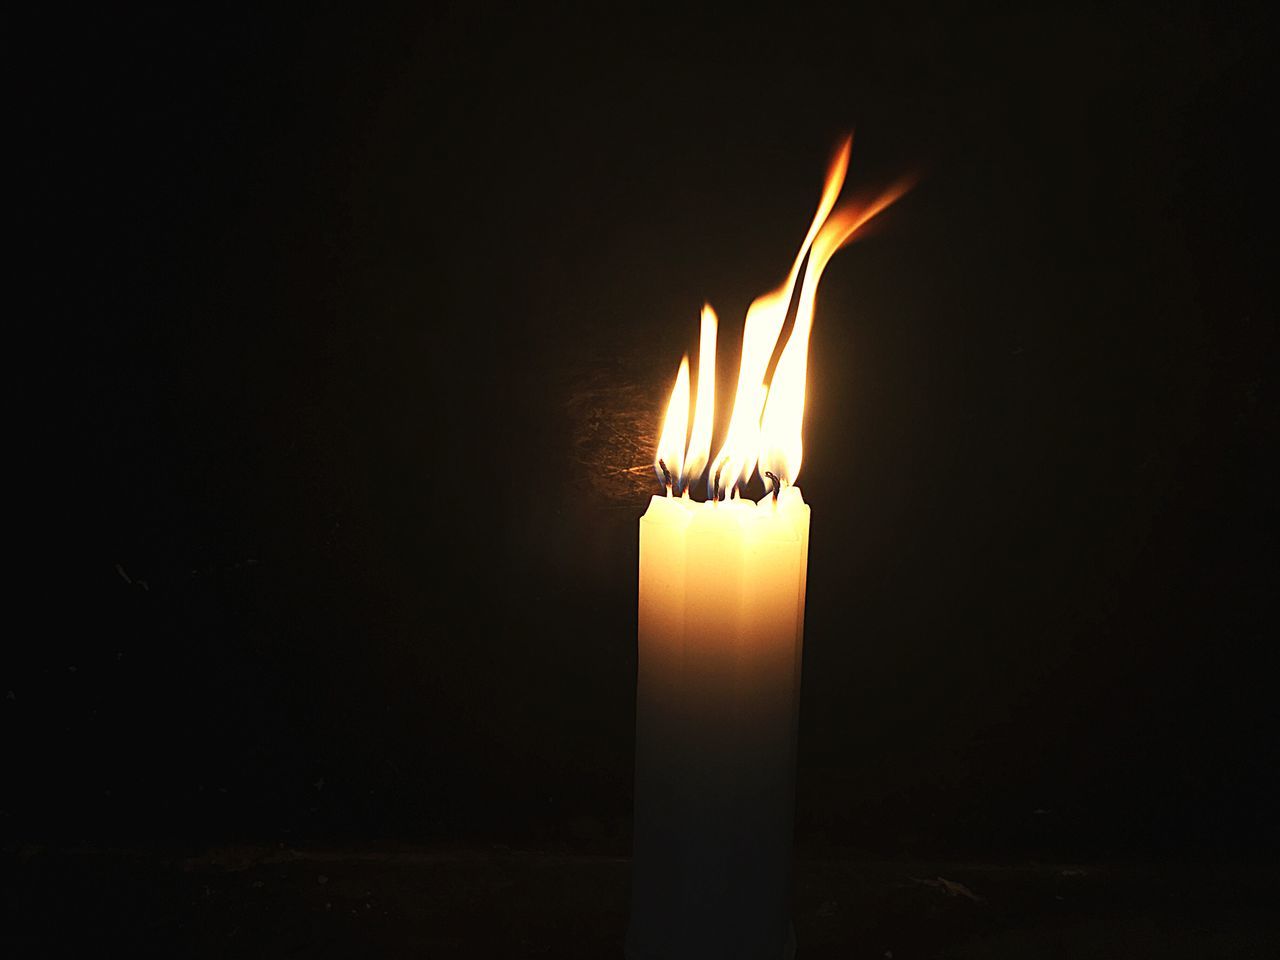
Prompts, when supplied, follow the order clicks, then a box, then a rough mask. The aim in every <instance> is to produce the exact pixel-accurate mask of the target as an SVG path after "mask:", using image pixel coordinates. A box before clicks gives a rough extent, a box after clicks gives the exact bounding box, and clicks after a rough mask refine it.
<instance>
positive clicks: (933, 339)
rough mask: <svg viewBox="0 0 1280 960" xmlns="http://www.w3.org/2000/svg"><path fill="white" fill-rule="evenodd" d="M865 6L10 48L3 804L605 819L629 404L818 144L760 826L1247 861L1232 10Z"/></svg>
mask: <svg viewBox="0 0 1280 960" xmlns="http://www.w3.org/2000/svg"><path fill="white" fill-rule="evenodd" d="M888 6H889V5H883V7H882V9H881V10H855V9H852V8H851V9H849V10H847V11H844V12H839V13H834V12H827V13H822V14H811V13H803V12H800V11H786V12H783V11H782V10H781V9H779V10H778V11H775V12H774V13H773V14H771V15H770V16H768V17H762V18H760V19H746V18H741V19H734V20H732V21H730V20H722V19H717V18H714V17H710V16H693V15H690V14H687V13H684V12H680V11H677V10H671V11H668V12H666V13H664V14H661V15H655V16H654V17H653V18H652V20H632V21H630V22H628V23H627V24H626V25H625V26H624V25H621V24H618V23H615V22H613V21H612V20H608V19H597V18H593V17H591V16H586V15H575V16H567V15H566V16H562V15H559V14H552V13H548V12H546V11H545V10H544V11H539V12H537V13H536V14H535V13H530V14H518V15H517V14H503V15H497V14H494V15H483V14H479V13H471V12H466V11H454V12H442V13H428V12H424V11H421V10H419V11H415V12H411V13H404V14H398V15H381V16H379V17H373V16H352V15H336V14H316V13H311V14H308V15H307V16H306V17H303V18H301V19H295V18H289V17H273V16H268V15H265V14H246V13H239V14H229V13H226V12H222V13H219V14H214V13H211V14H210V15H209V18H208V19H200V18H199V17H197V16H196V15H193V14H191V13H190V12H184V13H179V12H168V13H155V14H147V15H142V14H136V13H135V14H127V15H113V17H112V18H110V19H105V18H104V19H102V20H101V21H99V22H78V23H75V24H74V25H72V24H69V23H68V24H61V25H59V26H58V27H56V28H55V29H54V30H53V32H52V33H51V34H49V35H46V38H49V39H51V40H52V42H51V43H49V44H48V49H47V50H44V51H43V52H42V53H41V55H40V56H39V57H38V58H35V59H36V60H37V61H38V62H33V63H32V65H30V67H29V68H28V69H27V71H26V73H25V76H24V80H23V88H24V92H23V94H22V97H21V99H22V100H23V101H24V103H23V105H22V107H21V108H20V114H19V116H20V120H17V121H14V122H15V123H21V124H23V126H22V128H21V134H22V135H21V136H20V137H19V138H18V139H19V142H20V148H19V154H20V159H21V160H22V161H23V162H24V163H25V164H26V165H27V169H26V174H25V175H24V176H23V177H22V179H21V180H20V181H19V188H20V192H21V193H22V195H23V199H24V200H30V201H31V206H32V209H33V210H34V211H35V213H36V218H35V222H34V223H33V224H32V226H31V229H30V234H29V237H30V241H29V242H28V243H26V244H25V245H26V246H27V247H28V248H29V249H30V250H32V251H34V252H35V254H36V256H35V265H34V267H33V270H32V272H31V273H30V275H29V276H28V277H26V278H25V279H27V280H28V281H34V283H35V285H36V288H37V291H38V299H37V305H36V306H35V307H34V308H33V310H32V311H31V312H30V313H28V314H27V315H26V316H25V317H21V318H15V319H16V320H17V321H18V323H19V325H21V326H22V327H24V328H25V329H26V330H28V331H30V330H35V332H38V333H41V334H48V335H50V336H49V343H48V344H47V345H44V346H42V347H41V348H40V351H39V353H38V354H37V357H36V359H38V360H47V361H49V366H50V367H51V372H50V373H48V374H47V375H46V374H43V373H42V374H40V375H39V376H37V377H35V378H33V381H32V384H31V386H30V389H29V390H27V391H25V392H24V393H23V394H22V395H21V397H20V400H21V402H20V403H19V404H18V405H17V406H16V407H15V408H13V409H12V410H11V414H15V413H16V416H15V419H16V420H18V421H19V422H20V426H21V427H25V428H27V429H29V430H30V437H31V442H30V444H29V445H27V446H24V447H21V448H19V449H21V450H26V451H28V453H25V454H23V455H22V456H21V457H19V458H18V459H19V461H20V462H19V463H18V464H16V465H13V466H11V469H14V470H15V472H17V473H19V474H21V475H23V476H30V477H32V478H33V479H35V480H36V482H37V485H38V486H39V488H40V491H39V493H37V495H36V496H35V497H34V498H26V497H23V498H20V499H19V500H17V501H11V509H13V510H14V512H15V514H16V516H17V521H18V522H17V527H18V528H19V529H20V531H22V532H29V533H32V534H34V536H33V537H31V538H30V539H29V540H24V541H21V542H20V545H19V546H15V547H14V555H13V557H12V559H14V560H15V561H17V562H16V566H17V567H18V568H19V572H18V573H16V574H15V575H14V580H13V585H14V586H15V587H16V588H17V589H18V591H19V592H20V593H21V594H22V595H23V598H22V599H23V601H24V603H23V606H24V607H25V606H26V605H28V604H30V605H31V606H34V608H35V615H34V616H31V617H25V616H24V617H22V618H18V619H15V621H14V622H15V624H18V626H16V628H14V629H13V631H12V632H11V633H10V635H9V639H8V640H7V641H6V644H5V647H6V658H7V659H8V660H9V662H10V666H9V669H7V670H6V671H5V680H4V701H3V711H4V716H5V729H6V731H7V732H6V734H5V743H6V746H7V751H8V754H9V756H8V759H7V762H6V767H7V773H6V775H5V776H4V777H3V786H2V787H0V831H2V833H3V836H4V837H5V838H6V840H9V841H22V842H38V843H39V842H66V843H72V842H84V841H91V842H98V843H126V844H135V845H148V844H154V845H159V846H164V845H170V846H172V845H177V846H181V847H191V848H199V847H202V846H204V845H209V844H217V843H227V842H240V841H244V842H272V843H274V842H276V841H280V842H286V843H291V844H302V843H319V842H333V843H347V842H366V841H390V842H404V843H412V842H425V841H446V842H454V841H457V842H466V843H504V844H510V845H513V846H526V845H538V844H543V845H545V844H548V843H550V844H567V845H574V846H577V847H579V848H582V849H590V850H600V851H614V852H618V853H625V852H626V851H627V849H628V844H629V839H628V831H629V817H630V797H631V763H632V722H633V706H634V702H633V701H634V689H633V687H634V670H635V633H634V631H635V587H634V583H635V565H636V520H637V518H638V517H639V515H640V513H641V512H642V510H643V508H644V505H645V502H646V498H647V496H648V495H649V494H650V493H651V492H653V491H654V486H655V485H654V484H653V482H652V475H651V473H650V472H649V468H648V463H649V460H650V457H651V455H652V443H653V434H654V432H655V428H656V426H657V420H658V416H659V411H660V409H661V407H662V405H663V403H664V402H665V392H666V390H667V389H668V388H669V383H670V378H671V377H672V375H673V373H674V371H675V368H676V365H677V363H678V361H679V357H680V354H681V352H682V351H684V350H689V349H693V348H694V347H695V346H696V336H697V311H698V308H699V307H700V306H701V304H702V302H703V300H704V299H709V300H710V301H711V302H712V303H713V304H714V305H715V306H716V307H717V308H718V310H719V311H720V315H721V318H722V328H721V329H722V333H721V342H722V344H724V345H725V347H726V350H725V351H724V353H722V357H721V361H722V362H721V380H722V383H724V382H725V379H726V378H728V377H731V376H732V375H733V371H734V370H735V368H736V362H737V358H736V350H737V345H738V342H739V337H740V330H741V317H742V315H743V313H744V311H745V309H746V306H747V304H748V303H749V302H750V300H751V299H752V298H753V297H754V296H756V295H757V294H759V293H761V292H763V291H765V290H767V289H770V288H772V287H773V286H774V285H775V284H776V283H777V282H778V280H779V279H780V278H781V277H782V276H783V274H784V273H785V271H786V268H787V266H788V265H789V263H790V260H791V257H792V256H793V253H794V250H795V248H796V246H797V244H798V243H799V241H800V239H801V237H802V235H803V232H804V229H805V227H806V226H807V224H808V221H809V218H810V217H811V215H812V210H813V206H814V203H815V202H816V199H817V196H818V193H819V189H820V186H821V177H822V173H823V169H824V164H825V162H826V159H827V156H828V154H829V151H830V149H831V148H832V146H833V145H834V144H835V142H836V141H837V139H838V138H839V137H840V135H841V134H842V133H843V132H844V131H846V130H848V129H853V128H856V130H857V135H856V137H855V143H854V154H853V164H852V168H851V186H852V187H853V188H855V189H857V188H862V189H869V188H875V187H878V186H881V185H883V184H885V183H886V182H888V181H889V180H891V179H895V178H896V177H898V176H899V175H901V174H902V173H904V172H916V173H918V174H919V175H920V180H919V185H918V186H917V188H916V189H915V190H914V191H913V192H912V193H911V194H910V195H909V196H908V197H907V198H906V199H905V200H903V201H902V202H900V203H899V204H898V205H897V206H895V207H894V208H893V209H892V210H891V211H890V212H889V213H888V214H886V215H885V216H884V217H883V220H882V222H881V224H880V226H879V228H878V229H877V230H875V231H874V232H873V235H871V236H870V237H868V239H866V240H865V241H862V242H860V243H858V244H856V245H855V246H854V247H852V248H851V249H850V250H848V251H846V252H844V253H842V254H841V255H840V256H839V257H838V258H837V259H836V260H835V261H834V262H833V264H832V266H831V268H830V269H829V270H828V272H827V274H826V279H825V282H824V284H823V288H822V295H821V297H820V300H819V306H818V314H817V321H816V326H815V333H814V340H813V349H812V371H813V372H812V379H811V384H810V391H809V398H810V399H809V411H808V416H807V423H806V437H805V440H806V460H805V469H804V475H803V477H802V485H803V487H804V490H805V494H806V496H807V498H808V500H809V502H810V503H811V504H812V506H813V541H812V553H811V561H810V579H809V604H808V622H807V634H806V650H805V681H804V693H803V705H802V714H803V716H802V726H801V733H800V737H801V741H800V748H801V765H800V770H799V786H798V813H797V817H798V823H797V834H798V842H799V844H800V845H801V847H802V848H803V849H836V848H849V849H853V850H857V851H864V852H866V853H868V854H870V855H877V856H880V855H883V856H939V857H944V856H967V857H983V858H988V859H1000V858H1020V857H1046V858H1047V857H1058V858H1095V859H1107V858H1113V859H1126V858H1161V857H1204V856H1213V857H1226V858H1242V859H1251V858H1262V857H1265V856H1268V855H1271V854H1274V853H1275V852H1276V849H1277V828H1276V821H1275V808H1276V803H1277V799H1278V794H1277V789H1276V787H1277V784H1276V774H1275V770H1276V760H1277V757H1276V748H1275V742H1276V741H1275V733H1276V724H1275V707H1274V689H1275V677H1276V667H1277V663H1276V655H1275V653H1274V645H1275V626H1276V617H1275V605H1276V586H1277V579H1278V578H1277V574H1278V572H1280V571H1278V570H1277V559H1276V557H1277V555H1276V550H1275V539H1274V529H1273V527H1272V526H1271V524H1270V519H1269V517H1268V514H1269V512H1270V507H1271V503H1272V499H1273V488H1274V477H1275V473H1274V470H1273V464H1272V450H1273V444H1274V441H1275V439H1276V436H1275V434H1276V424H1277V401H1276V390H1275V376H1276V361H1277V357H1276V347H1277V329H1276V323H1275V315H1274V313H1273V312H1272V311H1271V309H1270V307H1269V306H1268V305H1267V304H1265V303H1264V291H1263V284H1264V276H1263V271H1264V258H1265V259H1266V261H1267V267H1268V268H1269V267H1270V265H1271V262H1272V260H1273V254H1274V243H1273V238H1272V231H1273V229H1274V226H1273V224H1270V223H1268V224H1267V225H1266V226H1267V229H1266V231H1265V232H1264V223H1263V219H1264V218H1263V211H1262V206H1261V199H1260V197H1261V194H1262V192H1263V191H1264V190H1265V188H1266V186H1267V183H1266V181H1267V180H1268V179H1269V178H1271V177H1272V176H1274V172H1273V170H1272V164H1271V163H1270V162H1269V154H1268V153H1267V152H1266V151H1264V150H1263V148H1262V144H1263V142H1264V141H1265V139H1267V138H1266V134H1267V130H1266V125H1267V120H1266V118H1267V116H1268V115H1269V112H1270V106H1271V105H1270V103H1269V101H1268V98H1267V96H1266V95H1265V94H1264V87H1263V84H1262V70H1263V60H1264V58H1265V56H1266V55H1267V54H1268V52H1269V46H1270V42H1269V40H1268V39H1267V36H1268V32H1267V29H1266V28H1267V27H1268V26H1269V25H1268V24H1266V23H1264V19H1263V17H1262V15H1261V14H1260V13H1257V12H1254V11H1252V10H1249V9H1240V8H1237V9H1233V10H1231V11H1230V12H1229V13H1217V12H1214V11H1213V10H1211V9H1210V8H1209V7H1207V6H1206V7H1203V8H1199V9H1197V8H1196V7H1179V8H1177V9H1176V10H1175V11H1173V12H1164V13H1159V14H1137V13H1116V12H1109V13H1106V14H1104V13H1101V12H1098V11H1092V10H1089V9H1085V8H1082V7H1080V6H1073V7H1072V8H1071V9H1070V10H1058V11H1054V10H1051V9H1040V10H1037V11H1036V12H1034V13H1009V12H1001V11H999V10H997V9H995V8H988V7H978V8H975V7H972V6H969V7H967V8H966V9H965V10H964V11H963V12H959V13H940V12H937V11H936V10H933V9H927V10H926V9H909V8H902V7H901V6H900V5H894V12H893V14H892V15H890V14H888V13H885V12H883V9H887V7H888ZM19 33H20V32H19ZM13 359H14V360H15V361H16V362H17V364H18V366H20V367H27V366H29V365H30V364H28V362H27V360H26V359H25V358H24V357H22V356H16V357H14V358H13ZM19 382H21V380H20V381H19ZM21 432H22V435H23V436H25V435H26V433H25V431H21ZM633 468H634V469H633Z"/></svg>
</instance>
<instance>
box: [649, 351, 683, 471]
mask: <svg viewBox="0 0 1280 960" xmlns="http://www.w3.org/2000/svg"><path fill="white" fill-rule="evenodd" d="M688 430H689V357H688V355H687V354H686V355H685V357H684V359H682V360H681V361H680V372H679V373H677V374H676V385H675V386H674V387H672V388H671V399H670V400H669V401H668V402H667V416H666V419H665V420H664V421H663V424H662V436H661V437H660V438H659V439H658V453H657V455H656V456H655V457H654V458H653V468H654V470H656V471H657V474H658V482H659V483H661V484H663V485H664V486H665V487H666V488H667V493H668V495H670V494H671V492H672V488H673V487H674V488H675V492H676V493H679V492H680V488H681V480H682V479H683V476H684V440H685V434H686V433H688Z"/></svg>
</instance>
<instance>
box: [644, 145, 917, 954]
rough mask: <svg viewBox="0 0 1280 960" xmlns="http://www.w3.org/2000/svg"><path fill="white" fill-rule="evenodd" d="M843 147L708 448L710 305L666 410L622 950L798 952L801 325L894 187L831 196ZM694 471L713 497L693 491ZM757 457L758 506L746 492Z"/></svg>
mask: <svg viewBox="0 0 1280 960" xmlns="http://www.w3.org/2000/svg"><path fill="white" fill-rule="evenodd" d="M849 148H850V143H849V141H848V140H846V141H844V143H843V144H842V145H841V147H840V149H839V150H838V151H837V152H836V154H835V157H834V159H833V161H832V163H831V165H830V167H829V169H828V172H827V178H826V184H825V186H824V189H823V193H822V197H821V200H820V201H819V204H818V210H817V213H816V215H815V216H814V219H813V222H812V224H811V225H810V228H809V231H808V234H807V235H806V237H805V239H804V242H803V243H802V244H801V247H800V250H799V252H798V253H797V255H796V258H795V261H794V262H793V264H792V268H791V271H790V273H789V275H788V277H787V279H786V281H785V283H783V285H782V286H781V287H779V288H778V289H777V290H774V291H772V292H771V293H768V294H765V295H764V296H761V297H759V298H758V299H757V300H756V301H755V302H754V303H752V305H751V307H750V309H749V310H748V311H747V316H746V320H745V322H744V326H743V347H742V360H741V365H740V368H739V374H738V386H737V393H736V396H735V398H734V406H733V414H732V417H731V418H730V422H729V426H728V428H727V431H726V436H725V440H724V442H723V444H722V446H721V448H720V450H719V452H718V453H717V454H716V456H715V457H714V458H711V457H709V453H710V448H711V439H712V437H711V434H712V423H713V421H714V402H715V389H714V376H715V374H714V371H715V350H716V330H717V325H718V324H717V319H716V315H715V313H714V311H713V310H712V309H711V307H710V306H707V307H704V309H703V313H702V329H701V341H700V344H701V345H700V350H699V358H698V375H697V398H696V405H695V408H694V416H693V419H692V430H690V418H689V406H690V377H689V362H688V358H687V357H686V358H685V359H684V360H683V361H682V362H681V364H680V369H679V373H678V374H677V377H676V383H675V387H674V388H673V390H672V393H671V399H670V401H669V403H668V405H667V412H666V416H665V419H664V422H663V429H662V432H661V436H660V439H659V441H658V450H657V455H656V456H655V469H656V471H657V475H658V478H659V481H660V482H661V483H662V485H663V487H664V488H665V490H664V493H663V494H662V495H658V496H655V497H653V499H652V500H651V501H650V504H649V508H648V510H647V511H646V512H645V514H644V516H643V517H642V518H641V520H640V578H639V625H638V626H639V629H638V634H639V636H638V640H639V656H638V675H637V686H636V781H635V829H634V858H633V876H632V907H631V924H630V928H629V930H628V934H627V955H628V956H629V957H631V958H633V960H649V958H654V960H657V958H686V957H687V958H697V960H717V958H734V960H751V958H762V960H765V958H767V960H780V958H783V957H787V956H790V955H792V954H793V953H794V950H795V942H794V937H793V936H792V934H791V931H790V919H789V908H788V887H789V884H790V872H791V830H792V821H793V813H792V807H793V798H794V793H795V791H794V782H795V745H796V727H797V722H798V716H799V693H800V666H801V660H802V642H803V634H804V602H805V587H806V579H807V572H808V552H809V507H808V505H807V504H806V503H805V501H804V497H803V495H802V494H801V492H800V488H799V487H798V486H796V485H795V481H796V478H797V476H798V474H799V469H800V462H801V459H802V454H803V446H802V443H801V425H802V420H803V412H804V394H805V379H806V369H807V356H808V341H809V331H810V328H811V326H812V322H813V308H814V302H815V298H816V293H817V287H818V281H819V280H820V278H821V276H822V272H823V270H824V268H825V266H826V264H827V261H828V260H829V259H830V257H831V255H832V254H834V253H835V251H836V250H838V249H839V248H840V247H841V246H843V245H844V244H845V243H847V242H848V241H849V240H850V239H851V238H852V237H853V235H854V234H855V233H856V231H857V230H858V228H859V227H861V226H862V225H863V224H864V223H866V222H867V220H869V219H870V218H871V217H873V216H875V215H876V214H877V213H879V212H880V211H881V210H883V209H884V208H885V207H886V206H888V204H889V203H891V202H892V201H893V200H894V199H895V198H896V197H897V196H898V195H900V193H901V192H902V188H901V187H898V188H895V189H893V190H891V191H889V192H887V193H885V194H883V195H881V196H880V197H879V198H877V199H876V200H875V201H873V202H872V203H870V204H866V205H853V204H846V205H843V206H842V207H840V208H839V209H835V202H836V199H837V197H838V195H839V193H840V189H841V187H842V185H843V183H844V176H845V172H846V171H847V168H848V161H849ZM797 284H799V296H798V299H796V310H795V320H794V323H793V326H792V329H791V333H790V336H789V337H788V338H787V341H786V345H785V346H784V347H783V349H782V351H781V353H780V355H779V356H778V358H777V361H776V363H775V364H774V365H773V374H772V377H771V379H770V380H769V383H768V385H766V383H765V377H766V374H767V372H768V370H769V367H770V363H771V361H772V360H773V359H774V354H775V352H776V350H777V344H778V340H779V338H780V336H781V333H782V329H783V327H784V325H785V321H786V318H787V312H788V308H789V307H790V306H791V304H792V300H793V295H794V294H795V293H796V287H797ZM704 469H705V470H706V473H707V499H706V500H705V501H696V500H694V499H693V498H692V497H691V495H690V494H691V488H692V487H693V485H694V484H695V483H697V482H698V480H699V479H700V477H701V475H702V473H703V471H704ZM757 469H758V470H759V473H760V476H761V478H762V479H763V480H764V482H765V487H766V495H765V497H764V499H762V500H761V501H760V502H759V503H756V502H753V501H752V500H750V499H744V498H743V497H742V495H741V493H742V489H743V487H744V486H745V485H746V484H747V483H748V482H749V481H750V479H751V477H752V476H753V475H754V474H755V473H756V471H757Z"/></svg>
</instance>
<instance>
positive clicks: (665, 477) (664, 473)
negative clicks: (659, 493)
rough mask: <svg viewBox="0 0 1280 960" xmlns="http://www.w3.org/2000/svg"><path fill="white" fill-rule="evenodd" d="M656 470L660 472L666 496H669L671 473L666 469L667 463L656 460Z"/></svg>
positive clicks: (659, 459)
mask: <svg viewBox="0 0 1280 960" xmlns="http://www.w3.org/2000/svg"><path fill="white" fill-rule="evenodd" d="M658 469H659V470H661V471H662V479H663V480H664V481H665V482H666V486H667V496H668V497H669V496H671V471H670V470H668V469H667V461H665V460H663V459H662V458H661V457H659V458H658Z"/></svg>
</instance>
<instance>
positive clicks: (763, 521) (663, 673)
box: [627, 487, 809, 960]
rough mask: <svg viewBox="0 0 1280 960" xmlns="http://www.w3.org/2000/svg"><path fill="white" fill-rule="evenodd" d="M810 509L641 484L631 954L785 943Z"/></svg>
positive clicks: (713, 953)
mask: <svg viewBox="0 0 1280 960" xmlns="http://www.w3.org/2000/svg"><path fill="white" fill-rule="evenodd" d="M808 537H809V508H808V506H807V505H805V503H804V500H803V498H802V497H801V496H800V491H799V490H798V489H796V488H794V487H793V488H788V489H787V490H785V491H784V492H783V495H782V496H781V497H780V498H779V502H778V503H777V504H776V505H775V504H774V503H773V502H772V501H771V500H769V499H766V500H765V501H763V502H761V503H760V504H759V505H757V504H754V503H752V502H750V501H731V502H725V503H720V504H702V503H693V502H691V501H688V500H681V499H669V498H662V497H655V498H654V499H653V501H652V503H651V504H650V507H649V510H648V512H647V513H646V514H645V516H644V517H643V518H642V519H641V521H640V603H639V637H638V640H639V670H638V677H637V690H636V786H635V833H634V837H635V840H634V859H633V863H634V868H633V878H632V911H631V925H630V929H629V931H628V935H627V952H628V956H630V957H631V958H633V960H649V958H654V960H656V958H684V957H689V958H695V957H696V958H698V960H717V958H721V957H724V958H730V957H732V958H734V960H751V958H756V957H759V958H762V960H779V958H781V957H784V956H787V955H788V951H789V950H791V949H793V948H792V947H791V946H790V910H789V906H788V899H789V897H788V890H789V885H790V873H791V834H792V821H793V800H794V794H795V786H794V784H795V741H796V724H797V718H798V706H799V691H800V663H801V653H802V641H803V624H804V593H805V578H806V572H807V569H806V568H807V554H808Z"/></svg>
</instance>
